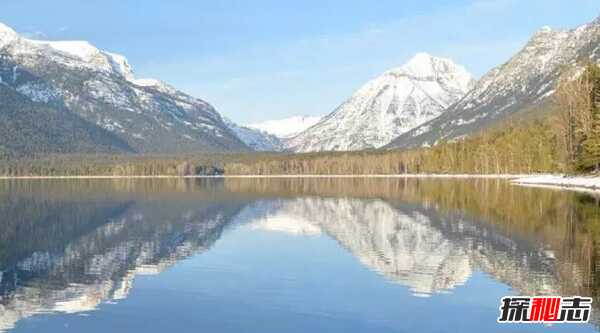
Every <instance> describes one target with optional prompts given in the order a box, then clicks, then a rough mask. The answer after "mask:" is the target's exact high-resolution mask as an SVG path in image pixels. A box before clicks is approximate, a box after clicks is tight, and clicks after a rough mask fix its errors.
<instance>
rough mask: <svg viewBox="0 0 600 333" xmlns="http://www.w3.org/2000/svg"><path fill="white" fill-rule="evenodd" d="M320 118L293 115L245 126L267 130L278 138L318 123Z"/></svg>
mask: <svg viewBox="0 0 600 333" xmlns="http://www.w3.org/2000/svg"><path fill="white" fill-rule="evenodd" d="M321 118H322V117H319V116H293V117H289V118H284V119H277V120H267V121H264V122H260V123H254V124H250V125H246V127H249V128H254V129H258V130H261V131H264V132H267V133H269V134H272V135H275V136H276V137H278V138H282V139H287V138H291V137H293V136H295V135H297V134H299V133H300V132H302V131H304V130H305V129H307V128H309V127H311V126H313V125H314V124H316V123H318V122H319V120H321Z"/></svg>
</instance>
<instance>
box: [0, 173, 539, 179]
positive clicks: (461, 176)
mask: <svg viewBox="0 0 600 333" xmlns="http://www.w3.org/2000/svg"><path fill="white" fill-rule="evenodd" d="M530 176H533V175H527V174H489V175H480V174H401V175H386V174H376V175H369V174H363V175H317V174H311V175H214V176H211V175H193V176H171V175H152V176H142V175H132V176H111V175H87V176H0V180H35V179H40V180H41V179H154V178H156V179H168V178H183V179H185V178H457V179H468V178H475V179H517V178H525V177H530ZM536 176H537V175H536Z"/></svg>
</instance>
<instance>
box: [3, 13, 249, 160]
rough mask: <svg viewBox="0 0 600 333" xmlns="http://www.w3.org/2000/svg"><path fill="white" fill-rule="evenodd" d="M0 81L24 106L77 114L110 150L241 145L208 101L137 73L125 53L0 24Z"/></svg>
mask: <svg viewBox="0 0 600 333" xmlns="http://www.w3.org/2000/svg"><path fill="white" fill-rule="evenodd" d="M0 83H1V85H2V86H3V88H4V89H8V90H10V91H11V92H12V93H16V94H18V95H20V96H21V97H24V98H25V99H26V100H27V103H28V104H32V103H33V104H35V106H36V107H40V106H44V107H45V108H51V109H52V110H54V111H55V113H56V115H57V117H60V116H61V115H63V114H69V115H73V116H75V117H78V118H80V120H82V121H83V122H84V123H85V125H82V126H85V127H89V128H96V130H99V129H102V130H103V131H104V134H105V136H110V137H112V138H113V139H118V140H120V141H122V142H123V143H124V144H125V146H127V148H128V149H117V150H121V151H127V150H128V151H134V152H178V151H179V152H182V151H239V150H248V147H247V146H246V145H245V144H244V143H243V142H241V141H240V140H239V139H238V138H237V136H236V135H235V134H234V133H233V132H232V131H231V130H230V129H229V128H228V127H227V126H226V125H225V124H224V121H223V119H222V118H221V115H220V114H219V113H217V111H215V109H214V108H213V107H212V106H211V105H210V104H208V103H207V102H205V101H203V100H200V99H197V98H194V97H192V96H189V95H187V94H184V93H182V92H180V91H178V90H177V89H175V88H173V87H171V86H169V85H167V84H165V83H163V82H160V81H158V80H153V79H137V78H136V77H135V76H134V73H133V70H132V68H131V66H130V65H129V63H128V62H127V59H126V58H125V57H123V56H121V55H117V54H114V53H110V52H106V51H102V50H100V49H98V48H96V47H95V46H93V45H91V44H90V43H88V42H85V41H65V42H62V41H58V42H56V41H52V42H48V41H37V40H29V39H26V38H23V37H21V36H20V35H18V34H17V33H16V32H15V31H14V30H12V29H11V28H9V27H7V26H5V25H2V24H0ZM16 107H19V106H18V105H17V106H16ZM41 112H42V111H40V112H38V113H41ZM32 117H34V116H32ZM24 123H27V124H33V125H35V120H34V121H31V119H28V120H27V122H24ZM50 125H51V124H50ZM50 125H49V126H50ZM26 130H27V131H34V129H31V130H30V129H29V128H27V129H26ZM66 130H67V131H70V130H71V129H69V128H67V129H66ZM105 141H106V140H105ZM0 145H2V144H0ZM57 149H58V150H60V147H52V150H57ZM0 150H1V149H0Z"/></svg>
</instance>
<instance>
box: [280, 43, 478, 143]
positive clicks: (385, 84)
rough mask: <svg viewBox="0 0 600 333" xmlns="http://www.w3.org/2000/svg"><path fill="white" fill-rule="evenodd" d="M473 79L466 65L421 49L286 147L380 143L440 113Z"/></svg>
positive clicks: (470, 86)
mask: <svg viewBox="0 0 600 333" xmlns="http://www.w3.org/2000/svg"><path fill="white" fill-rule="evenodd" d="M473 84H474V81H473V78H472V77H471V75H470V74H469V73H468V72H467V70H466V69H465V68H464V67H462V66H460V65H457V64H455V63H453V62H452V61H451V60H449V59H443V58H436V57H433V56H431V55H429V54H426V53H419V54H417V55H416V56H414V57H413V58H412V59H411V60H410V61H409V62H408V63H406V64H405V65H403V66H401V67H399V68H395V69H392V70H389V71H387V72H385V73H384V74H383V75H381V76H379V77H377V78H375V79H374V80H371V81H369V82H368V83H367V84H365V85H364V86H363V87H362V88H360V89H359V90H358V91H356V92H355V93H354V94H353V95H352V97H350V99H348V100H347V101H346V102H344V103H343V104H342V105H340V106H339V107H338V108H337V109H336V110H335V111H333V112H332V113H331V114H329V115H328V116H326V117H324V118H323V119H321V121H320V122H319V123H317V124H316V125H314V126H312V127H310V128H308V129H307V130H306V131H304V132H302V133H300V134H298V135H297V136H295V137H293V138H291V139H290V140H289V141H288V146H289V147H290V149H291V150H293V151H297V152H308V151H329V150H341V151H346V150H361V149H368V148H379V147H381V146H383V145H386V144H388V143H389V142H390V141H391V140H392V139H394V138H395V137H397V136H398V135H400V134H402V133H405V132H407V131H409V130H411V129H413V128H415V127H417V126H418V125H421V124H422V123H424V122H427V121H429V120H431V119H433V118H435V117H437V116H439V115H440V114H441V113H442V112H443V111H444V110H445V109H446V108H447V107H448V106H450V105H452V104H453V103H455V102H456V101H458V100H459V99H460V98H461V97H463V96H464V94H466V93H467V92H468V91H469V90H470V89H471V88H472V87H473Z"/></svg>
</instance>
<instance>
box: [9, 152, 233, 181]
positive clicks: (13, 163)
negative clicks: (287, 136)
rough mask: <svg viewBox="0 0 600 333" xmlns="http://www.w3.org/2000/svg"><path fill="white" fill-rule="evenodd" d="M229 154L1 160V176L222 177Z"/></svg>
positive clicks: (64, 156) (78, 156) (51, 156)
mask: <svg viewBox="0 0 600 333" xmlns="http://www.w3.org/2000/svg"><path fill="white" fill-rule="evenodd" d="M230 158H232V156H229V155H208V154H207V155H198V156H183V155H182V156H140V155H130V154H121V155H47V156H43V157H38V158H22V159H5V160H0V176H4V177H22V176H86V175H97V176H190V175H222V174H223V168H224V165H225V163H226V162H227V161H228V159H230Z"/></svg>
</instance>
